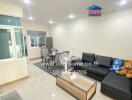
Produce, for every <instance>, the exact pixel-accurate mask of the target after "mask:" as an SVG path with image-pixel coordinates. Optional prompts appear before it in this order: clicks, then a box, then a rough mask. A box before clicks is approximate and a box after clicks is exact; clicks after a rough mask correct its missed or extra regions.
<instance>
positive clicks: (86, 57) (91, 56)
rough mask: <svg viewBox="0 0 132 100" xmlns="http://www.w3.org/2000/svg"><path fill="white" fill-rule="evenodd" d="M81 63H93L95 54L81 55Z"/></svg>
mask: <svg viewBox="0 0 132 100" xmlns="http://www.w3.org/2000/svg"><path fill="white" fill-rule="evenodd" d="M82 61H83V62H89V63H94V61H95V54H93V53H83V55H82Z"/></svg>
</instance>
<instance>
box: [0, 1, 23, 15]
mask: <svg viewBox="0 0 132 100" xmlns="http://www.w3.org/2000/svg"><path fill="white" fill-rule="evenodd" d="M0 14H3V15H8V16H15V17H23V10H22V8H21V7H16V6H12V5H9V4H5V3H0Z"/></svg>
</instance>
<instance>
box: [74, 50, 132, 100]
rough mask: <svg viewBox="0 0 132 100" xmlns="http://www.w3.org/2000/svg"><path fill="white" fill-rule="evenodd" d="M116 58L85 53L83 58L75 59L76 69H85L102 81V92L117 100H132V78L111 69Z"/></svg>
mask: <svg viewBox="0 0 132 100" xmlns="http://www.w3.org/2000/svg"><path fill="white" fill-rule="evenodd" d="M113 59H115V58H112V57H106V56H100V55H95V54H92V53H83V54H82V60H73V61H72V63H73V68H74V70H85V71H86V72H87V73H86V74H85V75H86V76H88V77H91V78H94V79H95V80H97V81H100V82H101V92H102V93H103V94H105V95H107V96H109V97H112V98H113V99H116V100H132V80H131V79H127V78H126V77H125V76H120V75H117V74H116V73H114V72H112V71H110V70H109V69H110V67H111V64H112V61H113ZM80 63H81V64H80Z"/></svg>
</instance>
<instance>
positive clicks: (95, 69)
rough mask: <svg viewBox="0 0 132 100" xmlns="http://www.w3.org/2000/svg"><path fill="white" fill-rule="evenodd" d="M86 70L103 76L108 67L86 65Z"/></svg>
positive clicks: (106, 72)
mask: <svg viewBox="0 0 132 100" xmlns="http://www.w3.org/2000/svg"><path fill="white" fill-rule="evenodd" d="M86 70H87V71H88V72H91V73H93V74H95V75H99V76H102V77H105V76H106V75H107V74H108V72H109V69H108V68H104V67H96V66H94V67H86Z"/></svg>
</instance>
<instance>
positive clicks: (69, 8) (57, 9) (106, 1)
mask: <svg viewBox="0 0 132 100" xmlns="http://www.w3.org/2000/svg"><path fill="white" fill-rule="evenodd" d="M30 1H31V4H29V5H26V4H25V3H24V2H23V0H0V2H5V3H9V4H12V5H16V6H20V7H22V8H23V10H24V20H25V21H28V20H29V19H28V17H29V16H33V17H34V20H33V23H38V24H45V25H48V24H49V23H48V22H49V20H53V21H54V23H55V24H56V23H61V22H64V21H70V20H71V19H69V18H68V16H69V14H74V15H75V16H76V19H77V18H82V17H86V16H87V14H86V8H87V7H89V6H90V5H99V6H101V7H102V8H103V13H108V12H112V11H117V10H122V9H126V8H131V7H132V0H127V4H126V5H124V6H121V5H120V2H121V0H30Z"/></svg>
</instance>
